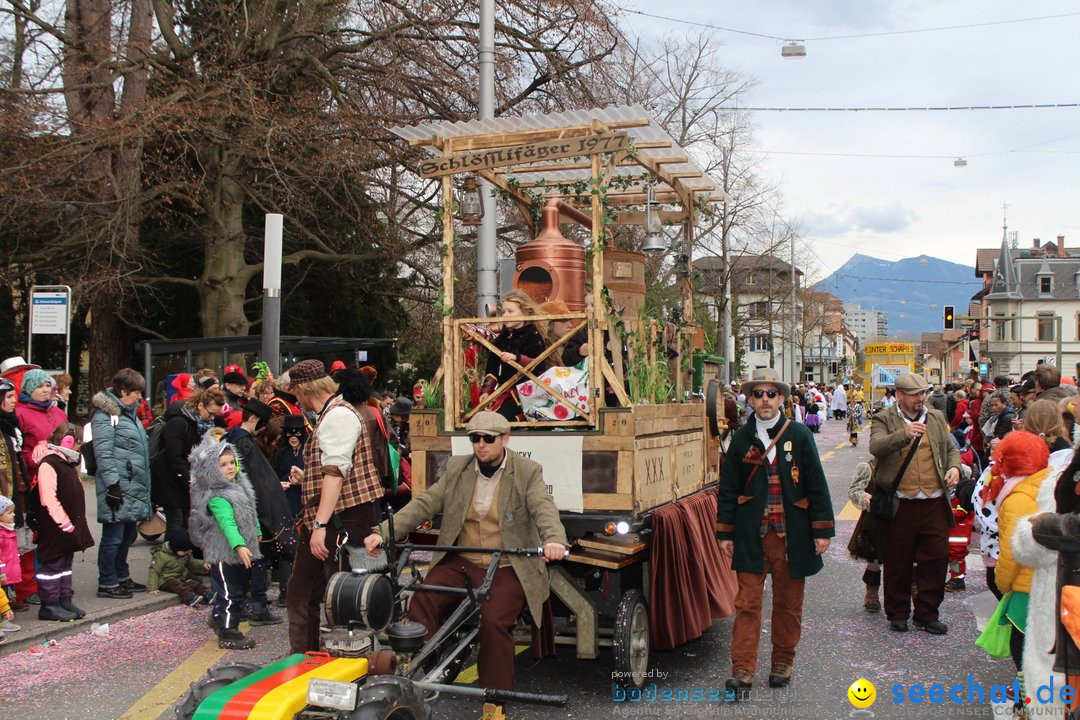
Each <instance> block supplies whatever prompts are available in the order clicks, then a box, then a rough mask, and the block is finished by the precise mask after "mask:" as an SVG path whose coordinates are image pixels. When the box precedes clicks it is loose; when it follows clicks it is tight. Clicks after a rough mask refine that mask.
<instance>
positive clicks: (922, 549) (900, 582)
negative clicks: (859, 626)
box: [881, 498, 949, 622]
mask: <svg viewBox="0 0 1080 720" xmlns="http://www.w3.org/2000/svg"><path fill="white" fill-rule="evenodd" d="M948 512H949V506H948V505H946V503H945V501H944V500H943V499H941V498H929V499H926V500H901V501H900V507H899V508H898V509H897V511H896V515H894V516H893V518H892V520H889V521H888V522H887V523H885V532H884V539H883V540H882V542H883V544H884V546H885V547H884V548H883V549H882V555H881V561H882V564H883V565H884V566H885V568H884V569H885V573H884V575H885V617H886V618H888V619H889V620H907V619H908V613H909V612H911V605H912V602H911V601H912V598H911V582H912V580H914V581H915V584H916V585H917V586H918V588H919V594H918V595H917V596H916V597H915V613H914V618H915V619H916V620H919V621H922V622H926V621H929V620H937V619H938V608H939V607H940V606H941V601H942V600H944V599H945V573H946V571H947V570H948V569H949V516H948V515H947V513H948ZM915 563H918V570H917V571H914V572H913V571H912V565H913V564H915Z"/></svg>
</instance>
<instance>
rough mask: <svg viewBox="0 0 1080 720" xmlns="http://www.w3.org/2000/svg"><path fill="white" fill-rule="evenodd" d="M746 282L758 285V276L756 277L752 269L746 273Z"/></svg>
mask: <svg viewBox="0 0 1080 720" xmlns="http://www.w3.org/2000/svg"><path fill="white" fill-rule="evenodd" d="M746 284H747V285H757V278H756V277H754V272H753V271H752V270H751V271H750V272H748V273H746Z"/></svg>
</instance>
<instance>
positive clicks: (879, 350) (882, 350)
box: [863, 343, 915, 355]
mask: <svg viewBox="0 0 1080 720" xmlns="http://www.w3.org/2000/svg"><path fill="white" fill-rule="evenodd" d="M863 352H864V353H866V354H867V355H914V354H915V344H914V343H871V344H869V345H867V346H866V347H865V348H864V349H863Z"/></svg>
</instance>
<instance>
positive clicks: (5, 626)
mask: <svg viewBox="0 0 1080 720" xmlns="http://www.w3.org/2000/svg"><path fill="white" fill-rule="evenodd" d="M20 630H22V625H16V624H15V623H13V622H11V621H10V620H5V621H4V622H2V623H0V631H3V632H6V633H12V632H19V631H20Z"/></svg>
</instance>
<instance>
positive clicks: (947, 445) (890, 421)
mask: <svg viewBox="0 0 1080 720" xmlns="http://www.w3.org/2000/svg"><path fill="white" fill-rule="evenodd" d="M906 429H907V423H905V422H904V420H903V418H901V417H900V410H899V406H896V407H891V408H885V409H884V410H882V411H881V412H878V413H875V414H874V417H873V418H871V421H870V454H871V455H873V456H874V457H875V458H877V469H876V470H875V472H874V482H875V483H878V484H879V485H880V486H881V487H884V488H888V487H891V486H892V484H893V483H894V482H895V481H896V473H897V472H898V471H899V470H900V466H901V465H902V464H903V463H904V456H905V454H906V453H907V451H908V445H909V441H908V439H907V438H906V437H904V431H905V430H906ZM927 440H929V441H930V450H931V452H932V453H933V455H934V465H935V466H937V469H938V482H939V483H941V489H942V490H943V492H942V498H944V499H943V500H942V502H943V503H945V505H946V506H948V502H949V493H948V489H947V488H946V487H945V473H947V472H948V471H949V470H950V469H951V468H956V469H957V470H958V471H959V469H960V451H959V450H957V449H956V446H955V445H953V442H952V440H951V439H950V438H949V423H948V422H947V421H946V420H945V416H944V415H942V414H941V412H940V411H938V410H934V409H933V408H930V407H927V408H926V436H925V437H924V438H923V442H926V441H927ZM948 515H949V526H950V527H952V526H953V525H955V521H954V519H953V514H952V512H951V511H950V512H949V513H948Z"/></svg>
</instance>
